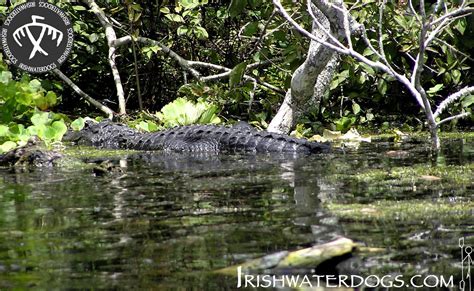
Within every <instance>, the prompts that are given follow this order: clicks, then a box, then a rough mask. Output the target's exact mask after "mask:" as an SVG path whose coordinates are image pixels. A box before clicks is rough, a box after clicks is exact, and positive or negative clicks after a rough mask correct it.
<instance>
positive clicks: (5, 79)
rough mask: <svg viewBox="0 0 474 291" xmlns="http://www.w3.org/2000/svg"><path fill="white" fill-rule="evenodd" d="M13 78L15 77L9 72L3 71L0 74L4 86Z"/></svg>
mask: <svg viewBox="0 0 474 291" xmlns="http://www.w3.org/2000/svg"><path fill="white" fill-rule="evenodd" d="M12 78H13V75H12V73H11V72H9V71H3V72H2V73H1V74H0V82H1V83H3V84H7V83H8V82H10V81H11V80H12Z"/></svg>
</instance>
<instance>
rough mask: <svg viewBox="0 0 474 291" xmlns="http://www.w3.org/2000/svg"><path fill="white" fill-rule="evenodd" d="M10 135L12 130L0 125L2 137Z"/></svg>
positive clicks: (0, 135)
mask: <svg viewBox="0 0 474 291" xmlns="http://www.w3.org/2000/svg"><path fill="white" fill-rule="evenodd" d="M9 134H10V129H9V128H8V126H6V125H3V124H0V137H4V136H8V135H9Z"/></svg>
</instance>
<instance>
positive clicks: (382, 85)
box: [377, 78, 388, 95]
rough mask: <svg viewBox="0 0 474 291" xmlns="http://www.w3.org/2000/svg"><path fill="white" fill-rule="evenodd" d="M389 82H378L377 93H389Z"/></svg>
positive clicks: (382, 80) (380, 80)
mask: <svg viewBox="0 0 474 291" xmlns="http://www.w3.org/2000/svg"><path fill="white" fill-rule="evenodd" d="M387 87H388V86H387V82H386V81H385V80H384V79H382V78H380V79H379V80H378V82H377V91H379V93H380V94H382V95H385V93H387Z"/></svg>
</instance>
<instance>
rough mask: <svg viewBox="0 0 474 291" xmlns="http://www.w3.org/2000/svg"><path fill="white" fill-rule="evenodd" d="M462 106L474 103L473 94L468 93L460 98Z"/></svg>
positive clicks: (465, 106)
mask: <svg viewBox="0 0 474 291" xmlns="http://www.w3.org/2000/svg"><path fill="white" fill-rule="evenodd" d="M461 104H462V107H464V108H467V107H469V106H471V105H472V104H474V95H469V96H466V97H464V98H463V100H462V103H461Z"/></svg>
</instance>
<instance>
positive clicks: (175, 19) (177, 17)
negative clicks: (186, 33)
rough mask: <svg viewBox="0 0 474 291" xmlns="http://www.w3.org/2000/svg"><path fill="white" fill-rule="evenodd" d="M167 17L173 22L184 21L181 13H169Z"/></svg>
mask: <svg viewBox="0 0 474 291" xmlns="http://www.w3.org/2000/svg"><path fill="white" fill-rule="evenodd" d="M165 17H166V18H168V19H169V20H171V21H173V22H184V19H183V17H181V15H179V14H174V13H169V14H166V15H165Z"/></svg>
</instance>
